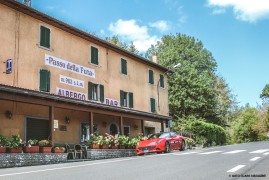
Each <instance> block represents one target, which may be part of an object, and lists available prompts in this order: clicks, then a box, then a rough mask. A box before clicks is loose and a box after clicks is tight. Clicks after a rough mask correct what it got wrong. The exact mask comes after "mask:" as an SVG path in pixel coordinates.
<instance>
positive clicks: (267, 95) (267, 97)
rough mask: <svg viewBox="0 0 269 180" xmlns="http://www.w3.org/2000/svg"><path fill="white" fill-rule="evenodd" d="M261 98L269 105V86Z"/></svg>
mask: <svg viewBox="0 0 269 180" xmlns="http://www.w3.org/2000/svg"><path fill="white" fill-rule="evenodd" d="M260 98H262V100H263V101H264V102H265V103H268V101H269V84H266V85H265V86H264V88H263V90H262V93H261V94H260Z"/></svg>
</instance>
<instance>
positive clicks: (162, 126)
mask: <svg viewBox="0 0 269 180" xmlns="http://www.w3.org/2000/svg"><path fill="white" fill-rule="evenodd" d="M161 131H162V132H164V125H163V121H161Z"/></svg>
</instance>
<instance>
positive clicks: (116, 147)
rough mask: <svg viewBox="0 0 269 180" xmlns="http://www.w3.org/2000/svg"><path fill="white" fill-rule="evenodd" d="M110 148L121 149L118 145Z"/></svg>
mask: <svg viewBox="0 0 269 180" xmlns="http://www.w3.org/2000/svg"><path fill="white" fill-rule="evenodd" d="M110 149H119V147H118V146H110Z"/></svg>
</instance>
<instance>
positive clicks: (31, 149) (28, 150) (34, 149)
mask: <svg viewBox="0 0 269 180" xmlns="http://www.w3.org/2000/svg"><path fill="white" fill-rule="evenodd" d="M23 151H24V152H25V153H39V146H31V147H29V146H25V147H24V148H23Z"/></svg>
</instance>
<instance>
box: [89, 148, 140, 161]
mask: <svg viewBox="0 0 269 180" xmlns="http://www.w3.org/2000/svg"><path fill="white" fill-rule="evenodd" d="M136 155H137V154H136V150H135V149H91V150H87V159H91V160H97V159H110V158H120V157H131V156H136Z"/></svg>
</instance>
